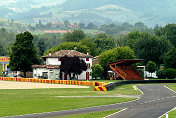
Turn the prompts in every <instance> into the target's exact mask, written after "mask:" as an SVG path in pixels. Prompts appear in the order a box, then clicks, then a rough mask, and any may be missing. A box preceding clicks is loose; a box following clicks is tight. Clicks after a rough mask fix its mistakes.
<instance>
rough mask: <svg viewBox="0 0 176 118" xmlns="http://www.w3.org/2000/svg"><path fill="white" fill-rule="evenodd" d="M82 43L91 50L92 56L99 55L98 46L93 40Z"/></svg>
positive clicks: (82, 41) (81, 41) (83, 40)
mask: <svg viewBox="0 0 176 118" xmlns="http://www.w3.org/2000/svg"><path fill="white" fill-rule="evenodd" d="M80 43H82V44H83V45H85V46H87V47H88V48H89V51H90V55H92V56H97V54H98V50H97V48H96V46H97V45H96V43H94V42H93V41H92V40H91V39H82V40H80Z"/></svg>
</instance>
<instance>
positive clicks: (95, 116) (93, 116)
mask: <svg viewBox="0 0 176 118" xmlns="http://www.w3.org/2000/svg"><path fill="white" fill-rule="evenodd" d="M118 111H120V110H110V111H101V112H96V113H88V114H78V115H72V116H64V117H54V118H103V117H105V116H108V115H110V114H113V113H116V112H118Z"/></svg>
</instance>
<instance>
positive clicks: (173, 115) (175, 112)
mask: <svg viewBox="0 0 176 118" xmlns="http://www.w3.org/2000/svg"><path fill="white" fill-rule="evenodd" d="M168 116H169V118H176V110H173V111H171V112H169V113H168ZM161 118H166V115H164V116H163V117H161Z"/></svg>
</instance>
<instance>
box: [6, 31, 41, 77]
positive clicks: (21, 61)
mask: <svg viewBox="0 0 176 118" xmlns="http://www.w3.org/2000/svg"><path fill="white" fill-rule="evenodd" d="M32 40H33V36H32V34H31V33H30V32H28V31H26V32H24V33H20V34H18V35H17V36H16V41H15V42H14V44H13V46H12V53H11V54H10V64H9V66H10V69H11V70H12V71H22V72H24V77H26V72H28V71H32V67H31V66H32V65H33V64H39V60H38V58H37V55H36V50H35V49H34V45H33V43H32Z"/></svg>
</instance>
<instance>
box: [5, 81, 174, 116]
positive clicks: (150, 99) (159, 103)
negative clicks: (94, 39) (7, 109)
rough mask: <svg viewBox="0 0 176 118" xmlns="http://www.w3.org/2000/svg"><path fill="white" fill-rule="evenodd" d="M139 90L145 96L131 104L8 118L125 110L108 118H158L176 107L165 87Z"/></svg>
mask: <svg viewBox="0 0 176 118" xmlns="http://www.w3.org/2000/svg"><path fill="white" fill-rule="evenodd" d="M137 88H138V89H140V90H141V91H142V92H143V95H142V96H141V98H140V99H138V100H135V101H131V102H126V103H118V104H112V105H104V106H98V107H89V108H82V109H74V110H65V111H55V112H48V113H39V114H29V115H23V116H11V117H6V118H50V117H58V116H69V115H76V114H85V113H92V112H99V111H108V110H114V109H125V110H123V111H122V112H120V113H116V114H113V115H111V116H108V117H106V118H158V117H160V116H161V115H163V114H164V113H166V112H168V111H169V110H171V109H173V108H174V107H176V93H175V92H173V91H171V90H169V89H168V88H166V87H165V86H164V85H159V84H158V85H138V86H137ZM114 99H115V98H114Z"/></svg>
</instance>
